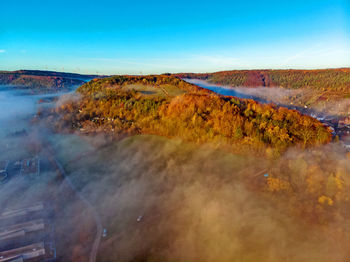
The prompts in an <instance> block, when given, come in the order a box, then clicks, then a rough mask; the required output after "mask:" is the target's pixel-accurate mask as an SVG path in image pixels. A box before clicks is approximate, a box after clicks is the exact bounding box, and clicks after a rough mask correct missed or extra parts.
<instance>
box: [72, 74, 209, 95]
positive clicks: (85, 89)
mask: <svg viewBox="0 0 350 262" xmlns="http://www.w3.org/2000/svg"><path fill="white" fill-rule="evenodd" d="M133 84H142V85H150V86H153V87H155V88H157V87H158V88H159V87H160V86H162V85H173V86H176V87H177V88H179V89H182V90H185V91H188V92H202V93H210V91H208V90H206V89H204V88H201V87H199V86H196V85H193V84H190V83H187V82H185V81H183V80H181V79H179V78H177V77H171V76H169V75H148V76H128V75H125V76H113V77H108V78H103V79H94V80H92V81H90V82H88V83H86V84H85V85H83V86H81V87H79V89H78V92H79V93H84V94H92V93H96V92H100V91H101V92H105V91H106V88H109V87H113V88H117V87H119V88H120V87H122V86H125V85H133Z"/></svg>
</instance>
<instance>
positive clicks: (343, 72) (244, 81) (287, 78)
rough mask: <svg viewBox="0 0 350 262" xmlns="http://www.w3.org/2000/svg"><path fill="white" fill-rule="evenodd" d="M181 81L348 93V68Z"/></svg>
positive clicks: (226, 74)
mask: <svg viewBox="0 0 350 262" xmlns="http://www.w3.org/2000/svg"><path fill="white" fill-rule="evenodd" d="M175 75H176V76H178V77H181V78H197V79H202V80H207V81H209V82H210V83H215V84H220V85H228V86H234V87H284V88H292V89H297V88H312V89H317V90H327V89H328V90H339V91H341V90H349V89H350V68H339V69H322V70H232V71H221V72H215V73H204V74H201V73H199V74H197V73H181V74H175Z"/></svg>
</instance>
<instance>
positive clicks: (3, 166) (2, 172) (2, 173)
mask: <svg viewBox="0 0 350 262" xmlns="http://www.w3.org/2000/svg"><path fill="white" fill-rule="evenodd" d="M8 165H9V161H7V160H6V161H0V182H1V181H3V180H5V179H6V177H7V167H8Z"/></svg>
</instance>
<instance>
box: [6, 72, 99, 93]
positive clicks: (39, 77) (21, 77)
mask: <svg viewBox="0 0 350 262" xmlns="http://www.w3.org/2000/svg"><path fill="white" fill-rule="evenodd" d="M96 77H100V76H97V75H81V74H74V73H62V72H53V71H40V70H18V71H0V85H11V86H15V87H19V88H27V89H32V90H33V91H35V90H40V91H61V90H68V89H70V88H72V87H73V86H79V85H82V84H84V83H85V82H87V81H89V80H91V79H93V78H96Z"/></svg>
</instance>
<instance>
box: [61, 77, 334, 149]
mask: <svg viewBox="0 0 350 262" xmlns="http://www.w3.org/2000/svg"><path fill="white" fill-rule="evenodd" d="M77 94H78V95H79V98H77V97H75V99H72V100H68V101H66V102H65V103H63V104H61V105H60V106H59V107H57V109H56V113H58V114H60V115H61V116H62V117H61V120H62V121H60V122H59V123H58V125H59V127H61V128H63V127H69V128H71V127H72V128H74V129H78V130H80V131H82V132H85V133H92V132H105V133H110V134H115V135H120V134H154V135H161V136H166V137H179V138H182V139H184V140H187V141H194V142H198V143H206V142H211V143H215V144H217V145H223V146H225V147H232V148H233V147H236V149H237V147H238V148H242V147H249V148H255V149H261V150H262V151H265V150H266V147H268V148H275V149H278V150H284V149H285V148H287V147H288V146H291V145H301V146H303V147H305V146H310V145H315V144H323V143H327V142H329V141H330V140H331V133H330V130H329V129H328V128H327V127H325V126H323V125H322V124H321V123H320V122H318V121H317V120H315V119H313V118H311V117H308V116H304V115H301V114H300V113H298V112H297V111H293V110H288V109H286V108H277V107H274V106H272V105H263V104H259V103H257V102H255V101H253V100H243V99H238V98H235V97H228V96H220V95H216V94H214V93H211V92H210V91H208V90H205V89H202V88H200V87H198V86H196V85H193V84H189V83H187V82H184V81H183V80H181V79H178V78H176V77H173V76H167V75H160V76H114V77H110V78H105V79H98V80H93V81H90V82H89V83H87V84H84V85H83V86H81V87H80V88H79V89H78V90H77Z"/></svg>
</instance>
